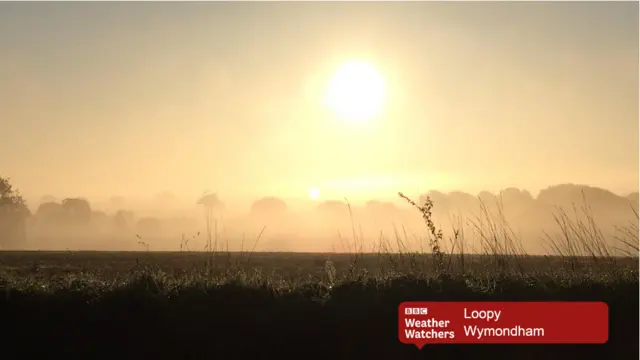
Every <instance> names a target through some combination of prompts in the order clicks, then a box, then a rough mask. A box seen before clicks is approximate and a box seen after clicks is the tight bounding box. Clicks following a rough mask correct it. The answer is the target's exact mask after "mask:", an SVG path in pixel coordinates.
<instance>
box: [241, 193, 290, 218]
mask: <svg viewBox="0 0 640 360" xmlns="http://www.w3.org/2000/svg"><path fill="white" fill-rule="evenodd" d="M287 212H288V208H287V204H286V203H285V202H284V201H282V200H281V199H278V198H277V197H273V196H267V197H263V198H262V199H259V200H256V201H254V202H253V204H251V209H250V210H249V213H250V214H251V215H252V216H256V217H259V218H269V219H275V218H280V217H282V216H284V215H286V214H287Z"/></svg>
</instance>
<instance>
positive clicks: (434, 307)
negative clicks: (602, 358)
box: [398, 302, 609, 348]
mask: <svg viewBox="0 0 640 360" xmlns="http://www.w3.org/2000/svg"><path fill="white" fill-rule="evenodd" d="M398 337H399V339H400V341H401V342H402V343H405V344H414V345H416V346H417V347H418V348H422V347H423V346H424V345H428V344H603V343H605V342H607V340H608V338H609V307H608V306H607V304H605V303H604V302H404V303H402V304H400V307H399V309H398Z"/></svg>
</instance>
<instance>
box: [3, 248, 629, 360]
mask: <svg viewBox="0 0 640 360" xmlns="http://www.w3.org/2000/svg"><path fill="white" fill-rule="evenodd" d="M394 259H395V260H394ZM432 260H433V257H432V256H427V255H421V256H414V257H407V256H404V257H403V256H397V257H395V258H393V257H391V256H388V257H386V258H384V259H382V260H381V259H380V255H361V256H358V257H356V256H346V255H344V256H343V255H304V254H300V255H296V254H253V255H252V257H251V259H248V257H247V255H242V256H240V255H236V256H234V255H233V254H225V255H224V256H218V257H213V256H212V255H211V254H194V253H191V254H189V253H164V254H163V253H138V254H135V253H0V269H1V270H0V273H1V275H2V276H1V279H2V283H1V290H2V297H1V300H0V304H1V306H0V319H1V320H0V321H2V326H3V328H4V329H5V330H6V331H5V335H4V336H2V337H0V341H1V342H2V344H1V345H2V347H1V349H2V351H3V352H2V355H0V358H2V359H15V358H24V359H27V358H28V359H32V358H55V357H61V358H67V359H69V358H78V359H114V358H124V359H134V358H135V359H158V358H166V359H170V358H173V359H206V358H224V359H227V358H234V359H235V358H252V359H255V358H258V359H282V358H284V357H285V356H287V355H290V356H294V357H295V358H322V359H413V358H416V359H417V358H431V359H478V358H487V359H563V360H566V359H605V358H611V359H637V358H638V355H639V354H638V346H639V345H638V336H639V334H638V316H639V314H638V268H637V259H631V260H621V259H618V260H615V261H612V260H611V259H609V261H606V262H600V263H598V262H597V261H594V260H593V259H591V260H589V261H586V260H585V259H565V258H544V257H526V258H519V259H517V263H516V262H514V263H513V264H512V265H509V262H504V261H500V262H496V261H495V259H493V258H492V257H482V256H476V257H468V258H467V260H466V264H467V265H466V268H465V270H464V271H462V270H460V267H459V266H457V267H456V268H457V269H458V270H456V271H446V272H437V271H434V270H433V261H432ZM442 260H444V261H448V258H447V257H446V256H445V257H444V258H440V259H439V261H442ZM514 261H515V260H514ZM382 262H384V263H385V264H387V266H386V267H383V266H381V263H382ZM152 264H153V265H152ZM408 300H421V301H503V300H505V301H511V300H512V301H518V300H526V301H534V300H542V301H552V300H562V301H584V300H598V301H605V302H607V303H608V304H609V307H610V319H611V320H610V340H609V342H608V343H607V344H605V345H553V346H550V345H549V346H547V345H457V346H456V345H431V346H426V347H425V348H423V349H422V350H418V349H417V348H416V347H414V346H410V345H403V344H401V343H400V342H399V341H398V339H397V307H398V304H399V303H401V302H403V301H408ZM585 316H589V314H585Z"/></svg>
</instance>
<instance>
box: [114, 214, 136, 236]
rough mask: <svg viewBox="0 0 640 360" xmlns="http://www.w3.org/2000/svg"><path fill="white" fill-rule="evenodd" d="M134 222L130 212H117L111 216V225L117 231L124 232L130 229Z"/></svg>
mask: <svg viewBox="0 0 640 360" xmlns="http://www.w3.org/2000/svg"><path fill="white" fill-rule="evenodd" d="M134 221H135V216H134V214H133V212H132V211H126V210H118V211H117V212H116V214H115V215H114V216H113V225H114V227H115V228H116V229H117V230H118V231H122V232H124V231H126V230H128V229H130V228H131V226H132V225H133V223H134Z"/></svg>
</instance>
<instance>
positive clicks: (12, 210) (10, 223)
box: [0, 177, 31, 249]
mask: <svg viewBox="0 0 640 360" xmlns="http://www.w3.org/2000/svg"><path fill="white" fill-rule="evenodd" d="M30 215H31V214H30V212H29V209H28V208H27V205H26V203H25V201H24V198H23V197H22V195H20V192H19V191H18V190H17V189H14V188H13V186H12V185H11V183H10V182H9V179H8V178H3V177H0V247H2V248H3V249H18V248H20V247H21V246H24V244H25V243H26V239H27V231H26V219H27V217H29V216H30Z"/></svg>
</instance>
